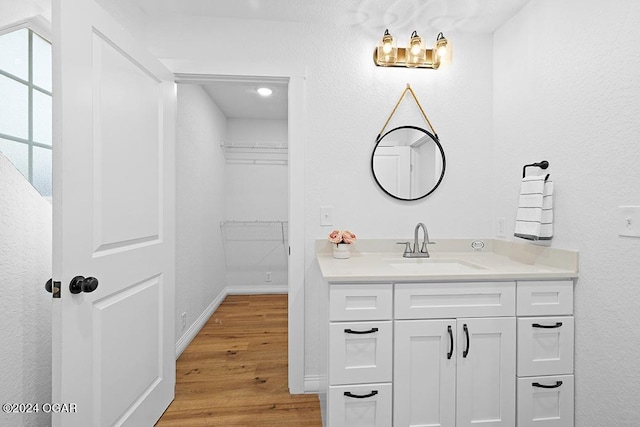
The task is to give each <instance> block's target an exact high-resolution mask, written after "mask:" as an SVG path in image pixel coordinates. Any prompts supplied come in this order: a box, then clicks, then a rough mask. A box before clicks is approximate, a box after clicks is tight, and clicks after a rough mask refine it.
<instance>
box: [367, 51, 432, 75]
mask: <svg viewBox="0 0 640 427" xmlns="http://www.w3.org/2000/svg"><path fill="white" fill-rule="evenodd" d="M378 49H379V48H378V47H376V48H375V49H374V51H373V62H374V63H375V64H376V65H377V66H379V67H405V68H407V67H408V68H431V69H434V70H435V69H438V67H440V63H439V62H438V63H434V62H433V50H432V49H426V52H425V61H424V62H419V63H417V64H413V65H407V51H408V50H409V48H405V47H399V48H397V49H398V50H397V54H396V58H397V59H396V61H395V62H393V63H387V62H383V61H379V60H378Z"/></svg>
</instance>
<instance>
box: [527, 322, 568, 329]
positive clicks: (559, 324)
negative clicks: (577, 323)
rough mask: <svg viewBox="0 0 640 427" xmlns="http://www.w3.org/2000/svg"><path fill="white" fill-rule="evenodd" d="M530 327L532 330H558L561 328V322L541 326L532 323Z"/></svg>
mask: <svg viewBox="0 0 640 427" xmlns="http://www.w3.org/2000/svg"><path fill="white" fill-rule="evenodd" d="M531 326H532V327H534V328H542V329H554V328H559V327H560V326H562V322H556V324H555V325H541V324H540V323H533V324H532V325H531Z"/></svg>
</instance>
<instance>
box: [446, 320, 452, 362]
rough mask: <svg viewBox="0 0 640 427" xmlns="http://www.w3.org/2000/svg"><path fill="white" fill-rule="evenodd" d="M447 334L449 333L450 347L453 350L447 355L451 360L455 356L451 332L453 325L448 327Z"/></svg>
mask: <svg viewBox="0 0 640 427" xmlns="http://www.w3.org/2000/svg"><path fill="white" fill-rule="evenodd" d="M447 332H449V346H450V348H451V350H450V351H449V353H447V359H451V356H453V331H452V330H451V325H449V326H447Z"/></svg>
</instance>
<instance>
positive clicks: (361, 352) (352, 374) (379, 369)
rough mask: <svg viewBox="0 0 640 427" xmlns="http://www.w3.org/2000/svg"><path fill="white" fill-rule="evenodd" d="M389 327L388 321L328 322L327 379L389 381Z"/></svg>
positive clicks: (390, 358)
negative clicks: (329, 323)
mask: <svg viewBox="0 0 640 427" xmlns="http://www.w3.org/2000/svg"><path fill="white" fill-rule="evenodd" d="M392 331H393V328H392V326H391V321H380V322H342V323H338V322H337V323H331V325H330V326H329V383H330V384H331V385H340V384H359V383H376V382H390V381H391V377H392V355H393V349H392V347H391V346H392V344H393V341H392V335H393V334H392Z"/></svg>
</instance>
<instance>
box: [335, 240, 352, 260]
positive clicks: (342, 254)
mask: <svg viewBox="0 0 640 427" xmlns="http://www.w3.org/2000/svg"><path fill="white" fill-rule="evenodd" d="M350 256H351V245H350V244H349V243H338V244H334V245H333V257H334V258H338V259H347V258H349V257H350Z"/></svg>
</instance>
